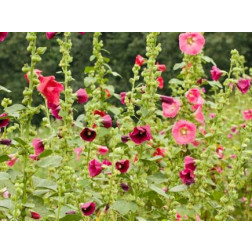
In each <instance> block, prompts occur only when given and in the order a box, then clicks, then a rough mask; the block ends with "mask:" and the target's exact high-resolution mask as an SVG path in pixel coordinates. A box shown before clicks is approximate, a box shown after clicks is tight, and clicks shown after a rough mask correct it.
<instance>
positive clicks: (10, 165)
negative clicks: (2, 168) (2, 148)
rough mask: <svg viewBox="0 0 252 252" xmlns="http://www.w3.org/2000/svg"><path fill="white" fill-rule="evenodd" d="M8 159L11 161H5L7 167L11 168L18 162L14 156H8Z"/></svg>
mask: <svg viewBox="0 0 252 252" xmlns="http://www.w3.org/2000/svg"><path fill="white" fill-rule="evenodd" d="M9 157H10V158H11V160H8V161H6V164H7V165H8V166H9V167H12V166H13V165H14V164H15V163H16V162H17V161H18V158H16V157H15V156H14V155H9Z"/></svg>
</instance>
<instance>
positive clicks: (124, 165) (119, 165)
mask: <svg viewBox="0 0 252 252" xmlns="http://www.w3.org/2000/svg"><path fill="white" fill-rule="evenodd" d="M115 165H116V169H117V170H118V171H120V172H121V173H126V172H127V171H128V169H129V167H130V163H129V160H128V159H126V160H120V161H117V162H116V164H115Z"/></svg>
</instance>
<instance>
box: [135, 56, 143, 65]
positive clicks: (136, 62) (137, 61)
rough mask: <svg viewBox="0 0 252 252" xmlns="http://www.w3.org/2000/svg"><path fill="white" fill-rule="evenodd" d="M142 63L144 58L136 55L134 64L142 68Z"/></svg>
mask: <svg viewBox="0 0 252 252" xmlns="http://www.w3.org/2000/svg"><path fill="white" fill-rule="evenodd" d="M143 63H144V58H143V57H142V56H141V55H140V54H138V55H137V56H136V59H135V64H136V65H138V66H142V65H143Z"/></svg>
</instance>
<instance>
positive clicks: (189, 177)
mask: <svg viewBox="0 0 252 252" xmlns="http://www.w3.org/2000/svg"><path fill="white" fill-rule="evenodd" d="M179 176H180V178H181V180H182V182H183V183H184V184H186V185H191V184H192V183H194V172H193V171H192V170H190V169H184V170H182V171H180V172H179Z"/></svg>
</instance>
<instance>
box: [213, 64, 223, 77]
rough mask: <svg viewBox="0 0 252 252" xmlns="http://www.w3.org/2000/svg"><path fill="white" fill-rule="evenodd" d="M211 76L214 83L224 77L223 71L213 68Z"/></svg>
mask: <svg viewBox="0 0 252 252" xmlns="http://www.w3.org/2000/svg"><path fill="white" fill-rule="evenodd" d="M211 75H212V79H213V80H214V81H218V80H219V79H220V77H221V76H222V71H221V70H220V69H219V68H218V67H216V66H212V70H211Z"/></svg>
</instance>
